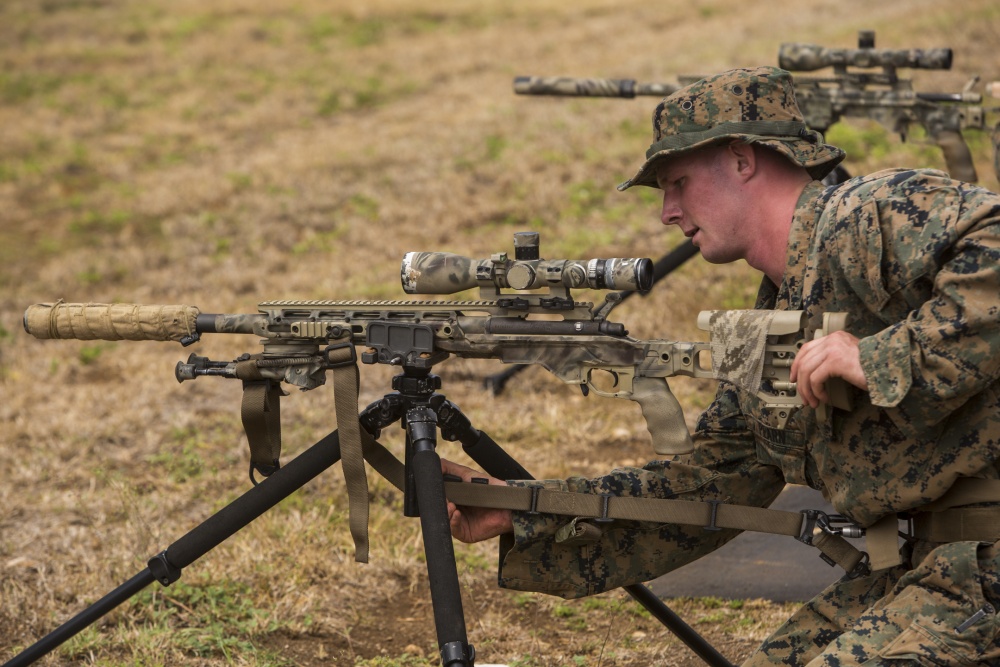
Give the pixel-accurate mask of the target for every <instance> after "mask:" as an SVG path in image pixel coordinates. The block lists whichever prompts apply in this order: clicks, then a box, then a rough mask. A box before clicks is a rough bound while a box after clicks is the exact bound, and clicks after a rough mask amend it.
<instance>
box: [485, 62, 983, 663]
mask: <svg viewBox="0 0 1000 667" xmlns="http://www.w3.org/2000/svg"><path fill="white" fill-rule="evenodd" d="M653 124H654V134H655V136H654V139H655V141H654V143H653V145H652V146H651V147H650V150H649V151H648V152H647V161H646V163H645V164H644V165H643V167H642V169H641V170H640V171H639V173H638V174H637V175H636V176H635V177H634V178H633V179H631V180H630V181H627V182H626V183H623V184H622V185H621V186H619V187H620V189H625V188H627V187H630V186H632V185H636V184H641V185H648V186H653V187H657V182H656V169H657V166H658V165H660V164H662V162H661V160H662V159H663V158H665V157H671V156H675V155H677V154H681V153H685V152H687V151H691V150H694V149H697V148H701V147H704V146H713V145H717V144H718V143H720V142H729V141H733V140H736V141H743V142H747V143H752V144H756V145H760V146H765V147H768V148H770V149H772V150H775V151H777V152H778V153H780V154H781V155H783V156H785V157H786V158H788V159H789V160H791V161H792V162H793V163H794V164H796V165H799V166H801V167H803V168H805V169H806V170H807V171H808V172H809V174H810V176H811V177H812V178H815V179H821V178H822V177H823V175H825V174H826V173H827V172H829V171H830V170H831V169H833V168H834V167H835V166H836V164H837V163H839V162H840V160H841V159H842V158H843V153H842V152H841V151H840V150H839V149H837V148H835V147H832V146H827V145H825V144H823V143H822V137H821V136H819V135H818V134H817V133H814V132H811V131H809V130H807V129H805V127H804V126H803V125H802V117H801V114H800V113H799V110H798V107H797V106H796V104H795V99H794V94H793V92H792V86H791V78H790V76H789V75H788V73H787V72H784V71H783V70H778V69H775V68H758V69H754V70H733V71H730V72H726V73H723V74H721V75H718V76H716V77H711V78H709V79H706V80H703V81H700V82H698V83H695V84H692V85H691V86H688V87H686V88H684V89H681V90H680V91H678V92H677V93H675V94H673V95H671V96H669V97H667V98H665V99H664V101H663V102H662V103H661V104H660V105H659V106H658V107H657V110H656V112H655V114H654V119H653ZM757 307H758V308H762V309H780V310H786V309H787V310H804V311H806V313H807V314H808V316H809V318H810V323H811V324H812V325H813V326H818V325H819V324H820V319H821V318H822V314H823V313H824V312H847V313H849V316H850V319H849V321H848V326H847V328H848V330H849V331H850V333H852V334H853V335H854V336H857V337H858V338H859V339H860V343H859V345H860V354H861V365H862V367H863V370H864V374H865V377H866V379H867V381H868V387H869V391H868V392H864V391H861V390H855V391H854V396H853V400H854V406H855V407H854V409H853V410H852V411H842V410H834V411H833V415H832V418H831V419H829V420H821V419H819V418H817V413H816V410H814V409H812V408H809V407H804V408H802V409H800V410H798V411H797V412H796V414H795V415H794V416H793V417H792V419H791V421H790V422H789V423H788V424H787V426H786V427H785V428H778V427H777V426H778V425H777V423H775V421H774V417H773V416H772V415H770V414H768V413H767V412H766V411H764V410H763V409H762V405H761V404H760V402H759V400H758V399H757V398H756V397H754V396H752V395H750V394H748V393H746V392H743V391H740V390H738V389H737V388H735V387H734V386H733V385H730V384H726V383H723V384H721V385H720V388H719V391H718V394H717V396H716V399H715V401H714V403H713V404H712V405H711V406H710V407H709V408H708V410H706V411H705V413H704V414H703V415H702V416H701V418H700V419H699V421H698V424H697V429H696V433H695V436H694V440H695V445H696V446H695V449H694V451H693V452H692V453H690V454H687V455H682V456H679V457H676V458H675V459H673V460H663V461H653V462H651V463H649V464H648V465H646V466H645V467H643V468H641V469H640V468H624V469H619V470H615V471H613V472H612V473H611V474H609V475H606V476H603V477H599V478H596V479H584V478H570V479H568V480H549V481H543V482H510V483H512V484H525V485H532V484H538V485H542V486H545V487H548V488H557V489H562V490H568V491H574V492H580V493H591V494H612V495H616V496H619V495H620V496H652V497H660V498H679V499H692V500H718V501H722V502H726V503H735V504H742V505H756V506H764V505H767V504H769V503H771V502H772V501H773V500H774V499H775V498H776V497H777V495H778V493H779V492H780V491H781V489H782V488H783V486H784V484H785V483H794V484H807V485H809V486H811V487H812V488H815V489H819V490H821V491H822V492H823V494H824V496H825V497H826V498H827V499H828V500H829V501H830V502H831V503H832V504H833V506H834V507H835V508H836V509H837V511H838V512H840V513H842V514H844V515H846V516H848V517H850V518H851V519H853V520H854V521H855V522H857V523H858V524H860V525H861V526H865V527H871V526H874V525H876V524H878V522H879V521H880V520H882V522H883V523H882V525H885V522H886V521H887V520H888V521H891V524H892V526H895V525H896V517H897V515H898V516H900V517H904V518H906V517H911V516H912V517H914V518H915V519H916V524H915V525H917V526H918V530H917V532H918V534H919V536H909V537H908V538H907V540H906V541H905V542H904V545H903V548H902V553H901V555H900V557H899V560H901V561H902V562H901V563H900V564H898V565H895V566H892V565H889V566H885V567H882V566H880V565H879V564H878V563H876V565H877V566H878V569H876V570H875V571H874V572H873V573H871V574H868V575H866V576H861V577H858V578H854V579H849V578H847V577H845V578H844V579H843V580H841V581H840V582H838V583H836V584H834V585H832V586H831V587H830V588H828V589H827V590H826V591H824V592H823V593H822V594H820V595H819V596H818V597H817V598H815V599H814V600H812V601H811V602H809V603H808V604H806V605H805V606H804V607H802V608H801V609H800V610H799V611H798V612H797V613H796V614H795V615H794V616H793V617H792V618H791V619H790V620H789V621H788V622H787V623H786V624H785V625H784V626H783V627H782V628H781V629H779V630H778V631H777V632H776V633H775V634H774V635H773V636H772V637H770V638H769V639H768V640H767V641H765V642H764V644H763V645H762V646H761V647H760V648H759V649H758V651H757V652H756V653H755V654H754V655H753V656H752V657H751V658H750V659H749V661H748V662H747V663H746V664H748V665H769V664H782V665H805V664H809V665H831V666H833V665H837V666H843V665H900V664H922V665H923V664H928V665H967V664H1000V617H998V616H997V613H996V610H997V609H998V608H1000V607H998V605H1000V549H998V547H1000V544H994V542H995V541H996V540H997V538H1000V507H997V501H1000V494H996V497H993V495H991V494H995V489H994V488H993V487H991V486H989V484H990V482H985V484H986V485H987V487H988V490H987V492H986V497H985V498H984V497H981V494H980V496H976V497H972V498H970V497H968V496H963V495H961V494H957V495H956V491H955V490H956V489H958V488H959V487H960V486H961V484H959V485H956V481H958V480H964V479H968V478H972V479H978V480H992V481H994V482H995V481H996V480H997V479H998V478H1000V470H998V460H997V459H998V454H1000V391H998V389H1000V385H998V383H997V378H998V377H1000V196H998V195H996V194H994V193H992V192H989V191H987V190H985V189H983V188H980V187H977V186H974V185H970V184H967V183H962V182H958V181H954V180H951V179H949V178H948V176H947V175H946V174H944V173H942V172H938V171H930V170H923V171H903V170H891V171H883V172H879V173H876V174H873V175H871V176H867V177H862V178H855V179H852V180H850V181H848V182H846V183H845V184H842V185H840V186H832V187H824V186H823V185H822V184H821V183H819V182H817V181H813V182H812V183H811V184H809V185H807V186H806V187H805V189H804V191H803V192H802V194H801V196H800V197H799V200H798V203H797V205H796V208H795V213H794V217H793V220H792V226H791V232H790V235H789V242H788V248H787V266H786V269H785V272H784V276H783V280H782V282H781V284H780V285H776V284H775V283H774V282H772V281H771V280H770V279H768V278H766V277H765V279H764V281H763V284H762V286H761V288H760V292H759V295H758V302H757ZM956 504H957V505H966V506H968V505H973V506H972V507H971V508H968V507H965V508H959V509H954V508H950V507H949V506H951V505H956ZM929 510H933V512H930V511H929ZM977 512H979V513H980V515H981V516H985V517H986V521H985V524H986V528H984V527H983V523H984V522H983V521H980V523H979V525H978V526H977V527H967V529H966V530H965V532H962V531H961V530H959V532H958V533H955V534H951V533H942V532H941V528H942V526H941V524H945V525H946V527H947V528H955V524H959V525H964V524H965V523H966V521H967V520H968V519H969V517H970V516H971V515H972V514H975V513H977ZM935 513H936V514H935ZM970 513H971V514H970ZM981 516H980V518H981ZM886 517H888V519H886ZM928 517H930V518H929V519H928ZM935 518H936V519H944V521H943V522H938V523H935V521H934V519H935ZM513 524H514V540H513V546H512V547H511V548H510V549H509V551H507V552H506V553H505V554H504V555H503V556H502V563H501V573H500V583H501V585H502V586H505V587H509V588H515V589H521V590H534V591H542V592H546V593H550V594H555V595H560V596H564V597H578V596H584V595H590V594H594V593H598V592H601V591H604V590H608V589H612V588H616V587H619V586H623V585H627V584H631V583H636V582H641V581H647V580H649V579H652V578H655V577H657V576H659V575H660V574H663V573H665V572H667V571H670V570H672V569H674V568H676V567H678V566H680V565H683V564H685V563H688V562H690V561H692V560H695V559H696V558H698V557H700V556H702V555H705V554H706V553H708V552H710V551H712V550H713V549H715V548H717V547H718V546H720V545H721V544H723V543H725V542H726V541H728V540H730V539H732V538H733V537H735V535H736V534H737V531H733V530H723V531H718V532H707V531H705V530H703V529H701V528H694V527H685V526H677V525H662V524H648V523H639V522H621V521H619V522H614V523H611V524H605V525H602V526H600V527H598V526H596V525H594V524H593V523H592V522H590V521H588V520H587V519H585V518H578V519H574V520H571V521H567V520H566V518H564V517H557V516H551V515H541V516H539V515H530V514H528V513H526V512H514V513H513ZM928 525H936V526H938V529H937V532H935V529H931V528H921V527H922V526H928ZM892 532H894V529H893V531H892ZM942 535H944V538H943V539H942ZM935 540H936V541H935ZM893 542H895V538H893ZM891 560H892V559H889V562H890V563H891ZM900 661H903V662H900ZM907 661H909V662H907Z"/></svg>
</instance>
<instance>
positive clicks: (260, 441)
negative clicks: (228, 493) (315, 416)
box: [236, 354, 282, 484]
mask: <svg viewBox="0 0 1000 667" xmlns="http://www.w3.org/2000/svg"><path fill="white" fill-rule="evenodd" d="M262 356H263V355H260V354H255V355H253V356H252V357H250V358H248V359H244V360H243V361H240V362H238V363H237V364H236V377H238V378H239V379H241V380H243V402H242V403H241V405H240V418H241V420H242V421H243V431H244V432H245V433H246V435H247V444H248V445H249V446H250V481H252V482H253V483H254V484H256V483H257V480H256V479H255V478H254V471H257V472H259V473H260V474H261V475H263V476H264V477H268V476H270V475H271V474H272V473H274V472H275V471H276V470H277V469H278V468H279V467H280V465H281V464H280V459H281V395H282V390H281V386H280V384H279V383H278V382H275V381H272V380H267V379H264V377H263V376H262V375H261V373H260V368H259V367H258V365H257V362H258V361H260V359H261V358H262Z"/></svg>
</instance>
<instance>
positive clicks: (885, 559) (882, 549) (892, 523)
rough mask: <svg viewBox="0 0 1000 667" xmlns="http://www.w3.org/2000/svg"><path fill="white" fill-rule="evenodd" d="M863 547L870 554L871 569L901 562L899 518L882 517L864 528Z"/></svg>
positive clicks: (892, 515) (890, 515) (880, 568)
mask: <svg viewBox="0 0 1000 667" xmlns="http://www.w3.org/2000/svg"><path fill="white" fill-rule="evenodd" d="M865 547H866V548H867V549H868V554H869V555H870V556H871V566H872V570H882V569H884V568H887V567H895V566H896V565H899V564H900V563H902V562H903V559H902V557H901V556H900V555H899V518H898V517H897V516H896V515H895V514H889V515H887V516H884V517H882V518H881V519H879V520H878V521H876V522H875V523H873V524H872V525H871V526H869V527H868V528H866V529H865Z"/></svg>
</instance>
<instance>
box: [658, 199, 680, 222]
mask: <svg viewBox="0 0 1000 667" xmlns="http://www.w3.org/2000/svg"><path fill="white" fill-rule="evenodd" d="M680 221H681V209H680V207H679V206H677V204H676V203H675V202H674V201H673V200H672V199H671V198H670V197H669V196H667V195H666V194H664V195H663V208H661V209H660V222H662V223H663V224H665V225H677V224H680Z"/></svg>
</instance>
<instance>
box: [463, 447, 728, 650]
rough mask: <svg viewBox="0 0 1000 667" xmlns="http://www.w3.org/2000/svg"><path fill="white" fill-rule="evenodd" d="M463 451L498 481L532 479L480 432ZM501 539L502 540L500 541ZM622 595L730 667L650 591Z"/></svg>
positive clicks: (638, 587) (635, 587) (633, 588)
mask: <svg viewBox="0 0 1000 667" xmlns="http://www.w3.org/2000/svg"><path fill="white" fill-rule="evenodd" d="M459 439H460V441H461V443H462V449H464V450H465V452H466V453H467V454H468V455H469V456H470V457H472V460H473V461H475V462H476V463H478V464H479V465H480V466H482V467H483V469H484V470H485V471H486V472H487V473H489V474H490V475H492V476H493V477H498V478H500V479H534V477H532V476H531V475H530V474H529V473H528V471H527V470H525V469H524V467H523V466H522V465H521V464H520V463H518V462H517V460H516V459H514V457H512V456H511V455H510V454H508V453H507V452H506V451H505V450H504V449H503V448H502V447H501V446H500V445H498V444H497V443H496V442H494V440H493V438H491V437H490V436H488V435H486V434H485V433H483V432H482V431H477V430H475V429H468V430H467V431H465V432H463V433H461V434H460V438H459ZM502 539H503V538H501V540H502ZM512 546H513V541H511V542H509V543H508V544H507V545H504V543H503V542H501V549H502V550H503V552H506V551H508V550H509V549H510V547H512ZM625 591H626V592H627V593H628V594H629V595H631V596H632V597H633V598H634V599H635V601H636V602H638V603H639V604H641V605H642V606H643V607H645V608H646V610H647V611H648V612H649V613H651V614H652V615H653V616H655V617H656V619H657V620H658V621H659V622H660V623H662V624H663V625H664V626H665V627H666V628H667V629H668V630H670V631H671V632H672V633H674V635H675V636H676V637H677V638H678V639H680V640H681V641H682V642H684V643H685V644H686V645H687V647H688V648H690V649H691V650H692V651H694V652H695V654H696V655H697V656H698V657H699V658H701V659H702V660H704V661H705V663H706V664H708V665H711V666H712V667H733V663H731V662H729V660H727V659H726V657H725V656H724V655H722V654H721V653H719V652H718V651H717V650H716V649H715V647H714V646H712V645H711V644H710V643H708V641H707V640H706V639H705V638H704V637H702V636H701V635H700V634H698V632H697V631H695V629H694V628H692V627H691V626H690V625H688V624H687V623H685V622H684V619H682V618H681V617H680V616H678V615H677V613H676V612H675V611H674V610H672V609H671V608H670V607H668V606H667V605H666V604H665V603H664V602H663V600H661V599H660V598H658V597H656V595H654V594H653V591H651V590H649V589H648V588H647V587H646V586H643V585H642V584H631V585H629V586H625Z"/></svg>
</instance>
